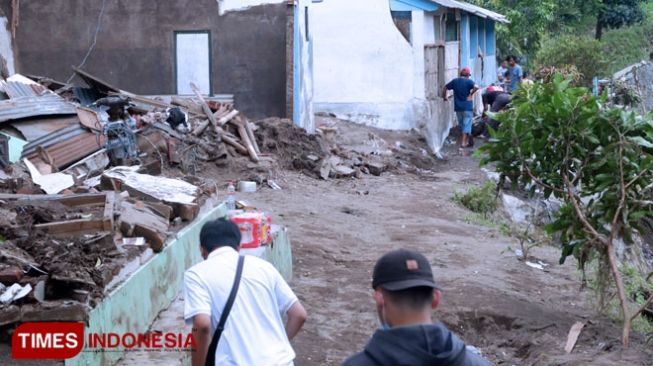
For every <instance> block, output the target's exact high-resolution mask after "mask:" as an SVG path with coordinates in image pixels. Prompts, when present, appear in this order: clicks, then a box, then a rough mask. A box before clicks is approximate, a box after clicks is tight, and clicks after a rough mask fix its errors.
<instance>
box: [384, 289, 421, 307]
mask: <svg viewBox="0 0 653 366" xmlns="http://www.w3.org/2000/svg"><path fill="white" fill-rule="evenodd" d="M381 291H382V292H383V297H384V298H385V299H386V300H388V301H390V302H391V303H393V304H395V305H396V306H398V307H401V308H404V309H407V310H414V311H420V310H423V309H424V308H425V307H427V306H431V303H432V302H433V287H428V286H418V287H411V288H408V289H405V290H399V291H388V290H386V289H384V288H383V286H381Z"/></svg>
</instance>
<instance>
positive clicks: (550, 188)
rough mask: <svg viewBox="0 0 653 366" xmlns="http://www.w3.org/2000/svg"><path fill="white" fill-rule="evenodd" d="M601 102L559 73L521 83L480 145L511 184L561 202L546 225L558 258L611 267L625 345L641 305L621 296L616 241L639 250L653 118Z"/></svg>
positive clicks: (651, 165)
mask: <svg viewBox="0 0 653 366" xmlns="http://www.w3.org/2000/svg"><path fill="white" fill-rule="evenodd" d="M604 103H605V98H604V97H594V96H592V95H591V94H590V93H589V90H588V89H587V88H583V87H572V86H571V85H570V81H569V80H565V79H564V78H563V77H562V76H561V75H559V74H557V75H555V76H554V77H553V79H552V81H551V82H548V83H543V82H537V83H535V85H533V86H532V87H530V88H521V89H520V90H519V91H518V93H517V95H516V98H515V99H514V100H513V106H512V108H511V109H510V110H508V111H506V112H504V113H500V114H498V115H495V116H494V118H496V119H497V120H499V121H500V122H501V123H502V125H501V128H500V129H499V130H498V131H493V132H492V134H493V137H492V139H491V140H490V143H488V144H486V145H484V146H483V147H482V148H481V152H482V153H483V154H484V159H483V163H485V164H487V163H496V169H497V170H498V171H499V172H500V173H501V175H502V179H503V180H505V179H506V178H508V179H510V181H511V182H512V184H513V187H515V188H516V187H518V186H521V187H525V188H528V189H529V190H530V192H531V193H532V194H534V193H535V192H536V190H537V189H538V188H539V189H540V190H541V191H542V192H543V194H544V196H545V197H547V198H548V197H550V196H551V195H553V196H555V197H557V198H558V199H560V200H562V201H563V202H564V204H563V206H562V208H561V209H560V211H559V212H558V214H557V216H556V219H555V221H554V222H553V223H552V224H551V225H549V226H548V227H547V230H548V231H549V232H551V233H559V234H560V238H561V240H562V242H563V248H562V255H561V262H564V261H565V259H566V258H567V257H569V256H574V257H575V258H576V259H577V260H578V262H579V265H580V266H581V268H584V265H585V264H586V263H587V262H588V261H590V260H592V259H597V260H598V261H599V263H600V264H601V268H603V269H605V270H606V271H607V272H608V273H610V274H611V277H612V279H613V282H614V284H615V286H616V289H617V296H618V299H619V302H620V305H621V312H622V314H623V318H624V325H623V338H622V341H623V344H624V346H626V347H627V346H628V340H629V334H630V327H631V322H632V321H633V320H634V319H635V318H636V317H637V316H638V315H639V314H640V313H641V311H642V310H643V309H644V306H642V307H639V308H638V309H633V306H634V304H632V303H631V302H630V300H629V297H628V296H626V293H625V290H624V281H623V278H622V274H621V272H620V269H619V262H618V259H617V253H616V246H617V245H618V244H617V243H618V239H619V238H623V239H624V241H625V242H626V243H629V244H628V245H630V246H631V249H637V248H632V246H633V245H637V244H635V241H634V240H632V238H633V235H634V234H635V233H637V232H638V229H637V228H638V224H639V223H640V221H641V220H642V218H644V217H653V201H652V200H651V197H653V184H651V182H653V121H652V120H651V119H650V118H641V117H638V116H636V115H635V114H634V113H628V112H626V111H624V110H623V109H620V108H608V107H606V106H605V105H604ZM639 249H641V248H639ZM603 273H605V272H603ZM651 301H653V295H651V297H650V298H649V299H648V300H647V303H650V302H651Z"/></svg>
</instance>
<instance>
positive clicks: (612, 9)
mask: <svg viewBox="0 0 653 366" xmlns="http://www.w3.org/2000/svg"><path fill="white" fill-rule="evenodd" d="M644 2H645V0H601V1H600V2H599V4H598V15H597V20H596V39H601V38H602V37H603V29H604V28H621V27H624V26H628V25H632V24H635V23H639V22H641V21H642V20H644V16H645V14H644V10H643V9H642V7H641V4H642V3H644Z"/></svg>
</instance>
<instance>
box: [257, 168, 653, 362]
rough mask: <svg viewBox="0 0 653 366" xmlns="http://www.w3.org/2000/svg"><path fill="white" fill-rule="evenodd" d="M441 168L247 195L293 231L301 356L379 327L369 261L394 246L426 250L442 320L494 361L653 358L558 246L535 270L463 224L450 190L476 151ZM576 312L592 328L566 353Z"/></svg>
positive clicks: (493, 234) (328, 355)
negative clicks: (594, 297)
mask: <svg viewBox="0 0 653 366" xmlns="http://www.w3.org/2000/svg"><path fill="white" fill-rule="evenodd" d="M433 168H434V170H435V173H434V174H430V175H425V176H421V177H418V176H415V175H412V174H402V175H393V174H390V173H385V174H384V175H383V176H381V177H372V176H366V177H365V178H364V179H351V180H350V179H348V180H338V181H328V182H327V181H319V180H315V179H313V178H308V177H305V176H303V175H301V174H299V173H294V172H291V173H284V174H283V175H282V176H281V177H280V179H279V180H278V183H279V184H281V185H282V186H283V188H284V189H283V190H282V191H271V190H263V191H261V192H259V193H256V194H254V195H252V196H251V199H252V200H253V201H255V202H257V203H258V205H259V207H260V208H263V209H265V210H267V211H269V212H271V213H272V214H273V217H274V220H275V222H277V223H282V224H284V225H286V226H287V227H288V228H289V230H290V235H291V240H292V242H293V247H294V256H295V268H294V279H293V282H292V287H293V288H294V289H295V290H296V292H297V293H298V295H299V297H300V299H301V300H302V302H303V303H304V304H305V306H306V307H307V310H308V312H309V316H310V319H309V321H308V323H307V324H306V327H305V329H304V331H303V332H302V333H301V334H300V335H299V336H298V337H297V339H296V341H295V343H294V347H295V349H296V351H297V354H298V358H297V361H296V364H297V365H300V366H301V365H339V364H341V363H342V361H343V360H344V359H345V358H346V357H347V356H348V355H350V354H352V353H353V352H355V351H357V350H359V349H361V348H362V347H363V346H364V344H365V342H366V340H367V339H368V337H369V336H370V335H371V334H372V332H373V331H374V330H375V327H376V325H377V323H376V319H375V314H374V310H373V309H374V307H373V302H372V299H371V286H370V284H371V271H372V267H373V265H374V262H375V260H376V259H377V258H378V257H379V256H380V255H382V254H383V253H385V252H387V251H389V250H391V249H395V248H412V249H416V250H419V251H422V252H423V253H425V255H426V256H427V257H428V258H429V259H430V261H431V263H432V265H433V266H434V271H435V276H436V281H437V282H438V283H439V284H440V286H441V287H442V289H443V301H442V304H441V305H440V308H439V309H438V311H437V312H436V314H435V318H436V319H438V320H441V321H443V322H444V323H445V324H447V325H448V326H449V327H450V328H451V329H452V330H454V331H456V332H457V333H459V334H460V335H461V336H462V338H463V339H464V340H465V341H466V342H468V343H469V344H471V345H474V346H476V347H479V348H480V349H482V350H483V353H484V355H485V356H486V357H487V358H489V359H490V360H492V361H493V362H495V363H497V364H507V365H535V364H537V365H590V364H591V365H653V358H652V357H651V349H648V351H646V350H645V347H644V346H643V345H642V343H641V342H642V339H641V337H639V336H635V337H634V338H635V342H634V344H635V345H634V346H633V347H632V348H631V349H630V350H628V351H622V350H621V346H620V344H619V341H618V340H619V336H620V331H619V325H618V324H614V323H612V321H610V320H609V319H606V318H602V317H597V316H596V313H595V309H594V307H593V306H592V305H591V304H590V303H589V302H588V301H587V298H588V294H587V293H585V292H580V291H579V285H580V282H579V275H578V273H577V271H576V270H575V266H574V264H573V263H572V261H569V262H568V263H567V264H565V265H563V266H559V265H557V262H558V258H559V251H558V249H556V248H553V247H545V248H536V249H535V250H534V252H533V254H534V255H535V256H537V257H538V258H540V259H542V260H543V261H545V262H547V263H550V264H551V266H550V267H549V268H550V270H549V271H547V272H544V271H541V270H537V269H533V268H530V267H528V266H526V265H525V264H524V263H523V262H520V261H518V260H517V259H516V258H515V255H514V254H513V253H512V252H506V253H503V254H502V251H504V250H505V249H506V248H507V247H508V246H509V245H512V246H513V247H514V246H515V243H516V242H515V241H514V239H512V238H507V237H503V236H502V235H501V234H500V233H499V232H498V231H497V230H495V229H492V228H488V227H483V226H479V225H472V224H468V223H466V220H465V218H466V217H468V215H469V212H468V211H466V210H465V209H464V208H461V207H459V206H457V205H456V204H455V203H453V202H452V201H451V200H450V198H451V196H452V193H453V190H454V188H456V187H462V186H463V185H465V184H467V183H469V184H474V183H478V182H481V181H483V180H484V179H485V176H484V174H483V172H482V171H481V170H480V169H479V168H478V162H477V161H476V160H474V159H473V158H470V157H462V156H451V158H450V160H449V161H448V162H442V163H438V165H437V166H434V167H433ZM249 198H250V197H248V199H249ZM576 321H583V322H586V323H587V326H586V327H585V330H584V331H583V333H582V334H581V336H580V339H579V341H578V345H577V347H576V349H575V350H574V352H573V353H572V354H571V355H565V354H564V351H563V347H564V343H565V340H566V336H567V332H568V331H569V328H570V327H571V325H572V324H574V322H576Z"/></svg>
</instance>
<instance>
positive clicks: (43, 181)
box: [23, 159, 75, 194]
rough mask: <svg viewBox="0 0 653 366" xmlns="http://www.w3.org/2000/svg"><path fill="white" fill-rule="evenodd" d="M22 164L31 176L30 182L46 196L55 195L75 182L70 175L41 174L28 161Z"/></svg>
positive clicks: (25, 160)
mask: <svg viewBox="0 0 653 366" xmlns="http://www.w3.org/2000/svg"><path fill="white" fill-rule="evenodd" d="M23 162H24V163H25V165H26V166H27V169H28V170H29V173H30V175H31V176H32V181H34V183H36V184H37V185H39V186H40V187H41V189H43V190H44V191H45V193H47V194H57V193H59V192H61V191H63V190H64V189H67V188H70V187H72V186H74V185H75V180H74V179H73V177H72V176H71V175H68V174H64V173H52V174H41V173H40V172H39V170H38V169H36V167H35V166H34V164H32V162H30V161H29V160H28V159H23Z"/></svg>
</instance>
